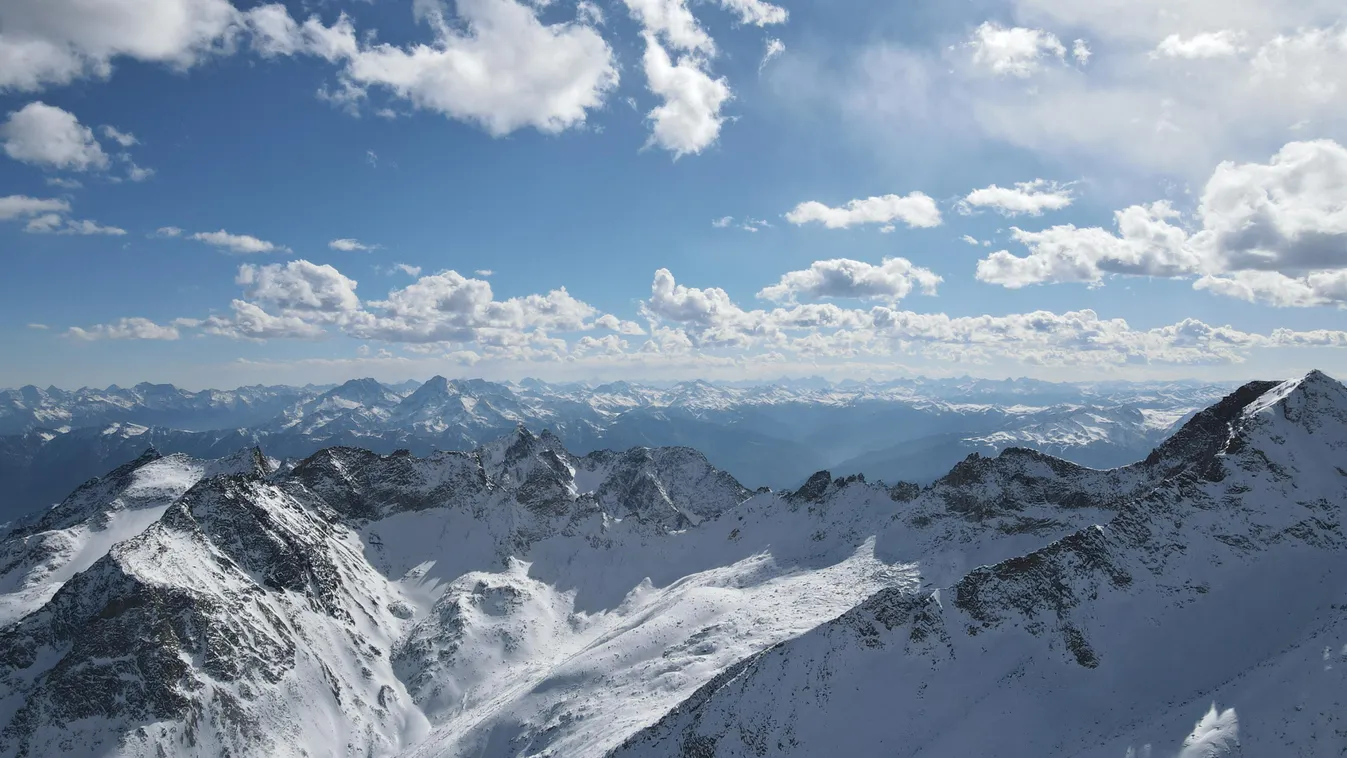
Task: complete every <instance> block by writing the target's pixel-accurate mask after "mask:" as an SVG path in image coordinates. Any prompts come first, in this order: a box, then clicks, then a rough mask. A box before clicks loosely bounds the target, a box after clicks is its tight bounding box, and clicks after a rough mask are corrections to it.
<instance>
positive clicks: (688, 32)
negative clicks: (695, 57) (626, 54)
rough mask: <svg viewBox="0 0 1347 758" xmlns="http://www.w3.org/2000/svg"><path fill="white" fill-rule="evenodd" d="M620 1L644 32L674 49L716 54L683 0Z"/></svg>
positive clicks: (708, 37)
mask: <svg viewBox="0 0 1347 758" xmlns="http://www.w3.org/2000/svg"><path fill="white" fill-rule="evenodd" d="M622 1H623V2H624V3H625V4H626V6H627V10H628V12H630V13H631V17H632V18H633V19H634V20H636V21H637V22H638V23H639V24H640V25H641V27H642V28H643V29H645V30H646V32H647V33H649V34H652V35H655V36H658V37H660V38H663V39H664V40H665V41H666V42H667V43H668V45H669V46H670V47H672V48H673V49H675V50H683V51H692V52H701V53H704V54H706V55H715V52H716V45H715V42H713V41H712V40H711V36H710V35H709V34H707V33H706V30H704V29H703V28H702V26H701V24H699V23H697V19H696V17H695V16H693V15H692V11H690V10H688V6H687V2H686V0H622ZM729 1H730V0H726V2H729ZM750 1H751V0H750ZM647 44H648V43H647Z"/></svg>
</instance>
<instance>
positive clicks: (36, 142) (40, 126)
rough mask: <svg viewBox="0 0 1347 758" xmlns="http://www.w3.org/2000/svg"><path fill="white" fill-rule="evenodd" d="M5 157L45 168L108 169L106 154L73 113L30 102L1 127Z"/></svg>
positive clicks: (10, 115)
mask: <svg viewBox="0 0 1347 758" xmlns="http://www.w3.org/2000/svg"><path fill="white" fill-rule="evenodd" d="M0 140H3V141H4V148H5V154H6V155H8V156H9V157H11V158H13V159H14V160H16V161H22V162H24V163H31V164H33V165H35V166H42V167H44V168H58V169H66V170H69V171H89V170H91V169H104V168H107V167H108V155H107V153H105V152H103V148H102V147H100V146H99V144H98V140H96V139H94V132H93V130H92V129H90V128H89V127H87V126H84V125H82V124H80V122H79V119H77V118H75V115H74V114H73V113H70V112H68V111H65V110H62V109H60V108H57V107H56V106H53V105H47V104H46V103H42V102H36V101H35V102H31V103H29V104H27V105H25V106H24V107H22V108H20V109H19V110H17V111H14V112H12V113H10V114H9V120H8V121H6V122H5V123H4V125H0Z"/></svg>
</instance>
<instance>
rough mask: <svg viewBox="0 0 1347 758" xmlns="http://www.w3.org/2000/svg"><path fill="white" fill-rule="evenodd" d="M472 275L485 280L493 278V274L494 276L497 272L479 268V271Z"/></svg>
mask: <svg viewBox="0 0 1347 758" xmlns="http://www.w3.org/2000/svg"><path fill="white" fill-rule="evenodd" d="M472 273H473V274H475V275H477V276H480V277H482V278H483V279H485V278H486V277H488V276H491V275H492V274H494V273H496V272H495V271H492V270H491V269H489V268H479V269H477V270H476V271H474V272H472Z"/></svg>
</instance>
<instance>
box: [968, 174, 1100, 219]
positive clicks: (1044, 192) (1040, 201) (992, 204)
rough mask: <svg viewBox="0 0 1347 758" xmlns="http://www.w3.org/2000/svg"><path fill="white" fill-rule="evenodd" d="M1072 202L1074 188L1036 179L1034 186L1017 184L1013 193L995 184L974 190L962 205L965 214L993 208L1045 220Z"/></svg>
mask: <svg viewBox="0 0 1347 758" xmlns="http://www.w3.org/2000/svg"><path fill="white" fill-rule="evenodd" d="M1072 200H1073V197H1072V195H1071V190H1070V188H1068V187H1064V186H1062V185H1059V184H1057V183H1055V182H1049V181H1047V180H1045V179H1035V180H1033V181H1031V182H1016V183H1015V187H1014V188H1013V189H1012V188H1009V187H998V186H996V185H995V184H993V185H990V186H987V187H983V188H982V189H977V190H973V191H972V192H970V193H968V196H967V197H965V198H964V199H963V200H962V201H961V202H960V208H961V209H962V210H964V211H969V210H972V209H980V208H991V209H992V210H995V211H997V212H998V213H1001V214H1002V215H1005V216H1018V215H1020V214H1028V215H1030V216H1041V215H1042V214H1043V212H1044V211H1057V210H1061V209H1063V208H1066V207H1067V206H1069V205H1071V202H1072Z"/></svg>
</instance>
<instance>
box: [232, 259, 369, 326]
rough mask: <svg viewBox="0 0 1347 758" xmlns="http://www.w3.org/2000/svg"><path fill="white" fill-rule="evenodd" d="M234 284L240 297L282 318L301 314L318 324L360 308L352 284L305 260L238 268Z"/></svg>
mask: <svg viewBox="0 0 1347 758" xmlns="http://www.w3.org/2000/svg"><path fill="white" fill-rule="evenodd" d="M234 281H235V283H236V284H239V285H242V286H243V287H244V288H245V295H244V297H245V298H246V299H247V300H249V301H251V302H253V303H255V304H259V305H261V306H264V307H267V308H269V309H271V310H272V311H275V312H278V313H280V314H281V315H284V316H293V315H298V314H305V315H307V316H309V317H311V318H314V319H317V320H320V321H337V320H340V319H341V318H342V317H343V316H345V315H346V314H350V313H352V312H354V311H357V310H359V309H360V298H359V297H357V296H356V294H355V289H356V282H355V280H354V279H350V278H348V277H346V276H344V275H343V274H342V273H341V272H340V271H338V270H337V269H335V268H333V267H332V266H328V265H318V264H314V263H310V262H309V261H306V260H297V261H290V262H289V263H285V264H280V263H273V264H269V265H266V266H253V265H243V266H240V267H239V273H238V276H237V277H236V278H235V280H234Z"/></svg>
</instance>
